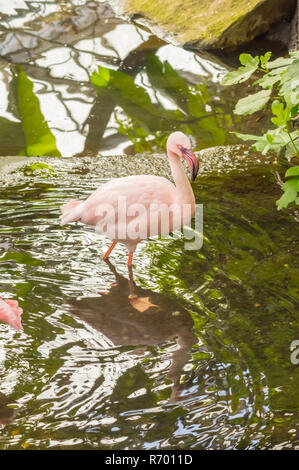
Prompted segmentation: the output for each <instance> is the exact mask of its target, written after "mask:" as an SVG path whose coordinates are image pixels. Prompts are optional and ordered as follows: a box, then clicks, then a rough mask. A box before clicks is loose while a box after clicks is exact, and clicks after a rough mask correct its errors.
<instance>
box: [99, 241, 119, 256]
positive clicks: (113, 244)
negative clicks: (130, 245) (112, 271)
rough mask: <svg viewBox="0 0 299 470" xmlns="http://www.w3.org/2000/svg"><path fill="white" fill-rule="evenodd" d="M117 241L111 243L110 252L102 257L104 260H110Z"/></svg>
mask: <svg viewBox="0 0 299 470" xmlns="http://www.w3.org/2000/svg"><path fill="white" fill-rule="evenodd" d="M116 243H117V241H116V240H113V242H112V243H111V245H110V246H109V248H108V250H107V251H106V253H105V254H104V255H103V256H102V259H106V258H108V256H109V255H110V253H111V251H112V250H113V248H114V247H115V245H116Z"/></svg>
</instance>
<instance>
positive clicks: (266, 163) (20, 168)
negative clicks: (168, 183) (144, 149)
mask: <svg viewBox="0 0 299 470" xmlns="http://www.w3.org/2000/svg"><path fill="white" fill-rule="evenodd" d="M196 154H197V155H198V160H199V172H198V178H197V180H199V178H200V175H206V176H209V175H210V176H212V175H215V176H216V175H224V174H231V173H233V174H244V173H248V172H249V171H250V172H251V173H252V172H254V171H256V170H257V171H258V172H259V173H260V172H264V173H267V172H268V171H271V170H273V169H276V168H277V162H276V159H275V156H273V155H271V154H268V155H262V154H261V153H259V152H255V151H253V150H252V148H251V147H250V146H247V145H227V146H217V147H211V148H207V149H204V150H201V151H199V152H196ZM37 163H41V165H36V164H37ZM183 164H184V165H185V162H183ZM185 167H186V172H188V169H187V165H185ZM47 172H48V174H49V176H51V175H52V176H53V175H54V174H55V176H56V177H58V178H59V175H60V174H61V175H63V176H62V177H63V179H64V178H65V173H68V174H70V175H71V174H86V173H89V174H90V176H91V177H93V176H95V177H98V175H101V178H102V179H103V180H105V179H111V178H120V177H123V176H128V175H135V174H136V175H138V174H139V175H140V174H156V175H160V176H164V177H165V178H171V172H170V167H169V165H168V159H167V157H166V154H165V155H164V154H152V153H144V154H140V155H138V154H137V155H134V156H128V155H110V156H100V157H72V158H58V157H18V156H12V157H0V182H1V183H2V184H5V183H6V184H8V185H9V184H15V183H16V182H17V181H18V180H19V179H22V180H23V179H24V178H25V179H26V178H28V179H30V178H32V176H39V175H41V176H43V177H45V178H46V177H47Z"/></svg>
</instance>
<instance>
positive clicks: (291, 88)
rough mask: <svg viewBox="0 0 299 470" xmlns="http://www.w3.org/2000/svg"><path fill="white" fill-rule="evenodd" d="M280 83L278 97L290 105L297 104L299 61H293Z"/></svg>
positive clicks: (298, 96) (298, 95)
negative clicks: (281, 97)
mask: <svg viewBox="0 0 299 470" xmlns="http://www.w3.org/2000/svg"><path fill="white" fill-rule="evenodd" d="M280 82H281V88H280V95H282V96H283V97H284V98H285V99H286V101H287V102H289V103H291V104H292V105H295V104H297V103H298V98H299V59H296V60H294V62H293V63H292V64H291V65H290V66H289V67H288V68H287V70H286V72H285V73H284V74H283V76H282V77H281V80H280Z"/></svg>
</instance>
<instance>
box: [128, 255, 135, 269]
mask: <svg viewBox="0 0 299 470" xmlns="http://www.w3.org/2000/svg"><path fill="white" fill-rule="evenodd" d="M133 254H134V251H129V256H128V268H131V267H132V261H133Z"/></svg>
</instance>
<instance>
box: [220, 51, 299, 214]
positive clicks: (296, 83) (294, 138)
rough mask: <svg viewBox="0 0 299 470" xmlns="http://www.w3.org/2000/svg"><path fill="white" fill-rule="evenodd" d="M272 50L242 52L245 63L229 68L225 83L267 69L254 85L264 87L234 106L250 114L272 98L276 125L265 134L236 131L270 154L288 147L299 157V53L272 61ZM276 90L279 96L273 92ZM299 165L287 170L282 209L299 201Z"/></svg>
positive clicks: (287, 150)
mask: <svg viewBox="0 0 299 470" xmlns="http://www.w3.org/2000/svg"><path fill="white" fill-rule="evenodd" d="M270 58H271V52H267V53H266V54H265V55H264V56H261V57H252V56H251V55H250V54H241V55H240V58H239V59H240V62H241V64H242V67H239V68H238V70H235V71H233V72H229V73H228V74H227V75H226V76H225V77H224V79H223V81H222V84H223V85H234V84H236V83H241V82H244V81H246V80H248V79H249V78H250V77H251V76H252V74H253V73H254V72H256V71H257V70H259V71H261V72H263V74H264V75H263V77H262V78H260V79H258V80H256V81H255V82H254V83H253V85H259V86H260V87H261V88H262V90H261V91H258V92H257V93H253V94H250V95H248V96H246V97H245V98H242V99H240V100H239V101H238V102H237V104H236V107H235V109H234V113H235V114H239V115H248V114H252V113H255V112H256V111H260V110H262V109H264V108H265V107H266V105H267V103H268V102H269V101H270V100H271V99H272V103H271V110H272V114H273V117H272V119H271V121H272V123H273V124H274V126H275V129H269V130H267V132H265V133H264V134H263V135H262V136H256V135H251V134H241V133H238V132H234V134H235V135H236V136H237V137H239V138H240V139H242V140H249V141H254V142H255V143H254V144H253V148H254V149H255V150H258V151H260V152H262V154H263V155H264V154H266V153H267V152H268V151H269V150H272V151H274V152H277V153H278V152H281V151H282V150H284V151H285V155H286V156H287V157H288V158H289V159H291V158H293V157H294V156H297V157H299V150H298V149H299V130H298V129H296V124H297V123H298V111H299V53H298V52H291V53H290V57H289V58H284V57H280V58H278V59H276V60H273V61H270ZM273 92H275V95H276V96H273V94H274V93H273ZM298 168H299V167H293V168H290V169H289V170H288V171H287V172H286V177H289V179H288V180H287V181H286V182H285V184H284V185H283V187H282V189H283V191H284V194H283V196H282V197H281V198H280V199H279V200H278V201H277V208H278V210H280V209H282V208H283V207H287V206H288V205H289V204H290V203H291V202H295V203H296V204H298V203H299V198H298V197H297V193H298V192H299V181H298V180H299V171H298Z"/></svg>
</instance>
